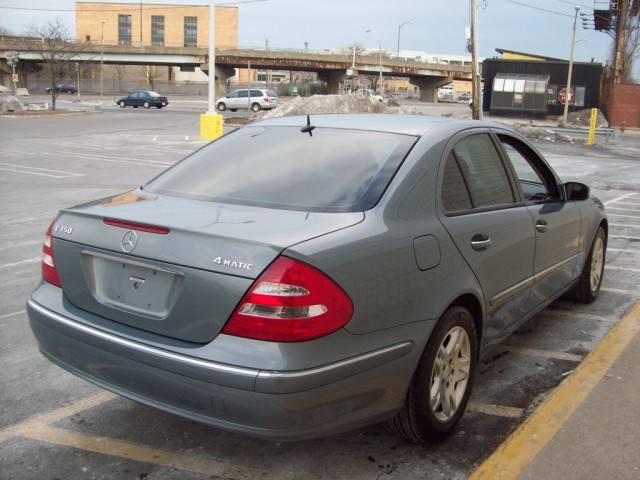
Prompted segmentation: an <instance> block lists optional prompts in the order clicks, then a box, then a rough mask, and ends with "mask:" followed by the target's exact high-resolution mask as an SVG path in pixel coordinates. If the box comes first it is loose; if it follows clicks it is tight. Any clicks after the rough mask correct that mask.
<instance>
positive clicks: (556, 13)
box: [507, 0, 573, 18]
mask: <svg viewBox="0 0 640 480" xmlns="http://www.w3.org/2000/svg"><path fill="white" fill-rule="evenodd" d="M507 2H509V3H515V4H516V5H520V6H522V7H527V8H532V9H534V10H539V11H541V12H546V13H553V14H554V15H561V16H563V17H569V18H573V15H569V14H568V13H562V12H556V11H555V10H549V9H547V8H542V7H536V6H535V5H529V4H528V3H523V2H518V1H517V0H507Z"/></svg>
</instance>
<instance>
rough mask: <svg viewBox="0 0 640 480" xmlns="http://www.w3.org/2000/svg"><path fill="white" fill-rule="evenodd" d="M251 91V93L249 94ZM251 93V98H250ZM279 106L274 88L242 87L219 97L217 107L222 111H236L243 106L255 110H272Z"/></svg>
mask: <svg viewBox="0 0 640 480" xmlns="http://www.w3.org/2000/svg"><path fill="white" fill-rule="evenodd" d="M249 92H251V94H249ZM249 95H251V98H249ZM277 106H278V96H277V95H276V93H275V92H274V91H273V90H266V89H264V88H262V89H261V88H251V89H246V88H241V89H239V90H233V91H232V92H229V94H228V95H227V96H226V97H222V98H219V99H218V101H217V102H216V107H217V109H218V110H219V111H220V112H224V111H225V110H231V111H232V112H235V111H237V110H241V109H243V108H250V109H251V110H252V111H253V112H259V111H260V110H270V109H272V108H276V107H277Z"/></svg>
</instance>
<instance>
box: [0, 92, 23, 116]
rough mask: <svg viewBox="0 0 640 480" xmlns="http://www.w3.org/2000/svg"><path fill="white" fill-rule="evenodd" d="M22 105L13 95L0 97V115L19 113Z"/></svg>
mask: <svg viewBox="0 0 640 480" xmlns="http://www.w3.org/2000/svg"><path fill="white" fill-rule="evenodd" d="M23 110H24V105H22V102H21V101H20V99H18V98H17V97H14V96H13V95H0V113H6V112H21V111H23Z"/></svg>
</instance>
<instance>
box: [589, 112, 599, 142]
mask: <svg viewBox="0 0 640 480" xmlns="http://www.w3.org/2000/svg"><path fill="white" fill-rule="evenodd" d="M597 121H598V109H597V108H592V109H591V119H590V120H589V136H588V137H587V145H593V143H594V142H595V140H596V123H597Z"/></svg>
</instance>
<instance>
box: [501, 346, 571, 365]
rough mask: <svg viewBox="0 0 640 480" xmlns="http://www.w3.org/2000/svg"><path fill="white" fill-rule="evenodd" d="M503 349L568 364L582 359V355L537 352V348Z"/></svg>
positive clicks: (509, 347) (545, 351)
mask: <svg viewBox="0 0 640 480" xmlns="http://www.w3.org/2000/svg"><path fill="white" fill-rule="evenodd" d="M504 349H505V350H509V351H511V352H513V353H518V354H521V355H528V356H531V357H542V358H550V359H553V360H568V361H570V362H580V361H582V358H583V357H582V355H576V354H575V353H566V352H552V351H550V350H538V349H537V348H526V347H516V346H512V345H507V346H505V347H504Z"/></svg>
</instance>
